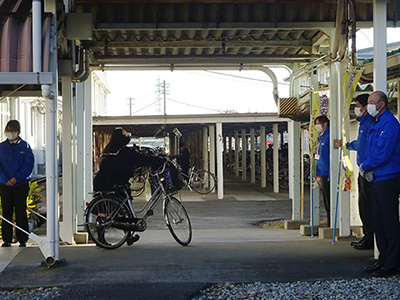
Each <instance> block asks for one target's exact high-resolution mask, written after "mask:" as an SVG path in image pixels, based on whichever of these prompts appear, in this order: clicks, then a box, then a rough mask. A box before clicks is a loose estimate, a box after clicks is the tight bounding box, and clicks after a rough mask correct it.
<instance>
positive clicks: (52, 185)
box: [27, 0, 58, 267]
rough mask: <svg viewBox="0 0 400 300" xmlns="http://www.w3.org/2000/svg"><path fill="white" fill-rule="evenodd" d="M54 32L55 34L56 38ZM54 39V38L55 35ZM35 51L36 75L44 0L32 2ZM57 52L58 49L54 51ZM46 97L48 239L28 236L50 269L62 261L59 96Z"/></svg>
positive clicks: (45, 90) (47, 91)
mask: <svg viewBox="0 0 400 300" xmlns="http://www.w3.org/2000/svg"><path fill="white" fill-rule="evenodd" d="M53 34H54V33H52V35H53ZM53 39H54V36H53ZM32 46H33V47H32V48H33V57H32V58H33V72H34V73H41V72H42V4H41V0H32ZM53 51H54V49H53ZM41 89H42V96H43V97H44V98H46V99H47V101H46V110H47V111H46V124H48V125H47V128H46V134H47V142H46V195H47V196H49V197H48V202H47V212H48V214H47V217H48V219H49V220H48V222H47V227H46V229H47V236H46V238H42V237H39V236H37V235H36V234H34V233H33V232H32V233H27V234H28V235H29V238H31V239H32V240H33V241H35V242H36V243H37V244H38V246H39V248H40V250H41V252H42V253H43V255H44V257H45V263H46V264H47V266H48V267H51V266H53V265H54V264H55V262H56V261H57V260H58V250H57V249H56V247H57V246H58V238H57V236H58V235H57V228H56V226H58V222H57V217H56V213H57V212H56V200H55V199H56V192H57V191H56V182H55V180H57V173H56V149H55V147H53V146H54V145H55V143H56V141H55V138H53V136H55V134H54V133H55V130H56V128H53V126H51V125H53V124H56V114H57V108H55V109H54V102H55V103H57V102H56V99H55V98H56V97H55V95H54V92H53V91H52V89H51V85H42V86H41ZM50 102H51V103H50ZM54 127H55V126H54Z"/></svg>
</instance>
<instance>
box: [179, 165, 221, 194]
mask: <svg viewBox="0 0 400 300" xmlns="http://www.w3.org/2000/svg"><path fill="white" fill-rule="evenodd" d="M172 164H173V165H174V166H175V167H176V169H177V170H178V171H179V175H178V176H179V179H180V180H181V181H182V182H183V183H184V184H185V186H186V187H187V188H188V189H189V190H190V191H193V190H195V191H196V192H197V193H199V194H202V195H206V194H209V193H211V192H212V191H213V190H214V188H215V184H216V181H217V180H216V178H215V175H214V174H213V173H211V172H210V171H206V170H203V169H196V167H195V166H194V165H190V167H189V172H188V174H185V173H184V172H182V169H181V168H180V167H179V165H178V162H177V161H176V159H173V160H172Z"/></svg>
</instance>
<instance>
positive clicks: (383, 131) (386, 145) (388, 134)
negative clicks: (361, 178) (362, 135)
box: [361, 110, 400, 182]
mask: <svg viewBox="0 0 400 300" xmlns="http://www.w3.org/2000/svg"><path fill="white" fill-rule="evenodd" d="M361 167H362V169H363V170H364V171H373V173H374V181H375V182H377V181H382V180H388V179H392V178H396V177H399V176H400V124H399V122H398V121H397V119H396V118H395V117H394V116H393V114H392V113H391V112H390V111H389V110H386V111H384V112H383V113H382V115H380V116H379V118H378V119H377V120H376V122H375V124H374V125H372V126H371V131H370V135H369V139H368V153H367V157H366V158H365V160H364V162H363V164H362V166H361Z"/></svg>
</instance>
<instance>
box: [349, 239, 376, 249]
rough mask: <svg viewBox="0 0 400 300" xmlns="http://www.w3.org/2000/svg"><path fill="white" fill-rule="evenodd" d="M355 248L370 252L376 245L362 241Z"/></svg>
mask: <svg viewBox="0 0 400 300" xmlns="http://www.w3.org/2000/svg"><path fill="white" fill-rule="evenodd" d="M353 248H354V249H356V250H369V249H374V244H373V243H372V242H368V241H365V240H364V241H361V242H359V243H356V244H354V245H353Z"/></svg>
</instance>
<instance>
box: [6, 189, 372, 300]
mask: <svg viewBox="0 0 400 300" xmlns="http://www.w3.org/2000/svg"><path fill="white" fill-rule="evenodd" d="M235 188H237V191H236V193H231V194H229V193H227V197H226V199H224V200H216V199H215V197H216V196H215V195H214V196H213V195H208V196H205V197H201V199H200V200H201V201H195V200H194V199H193V198H192V197H198V196H197V195H187V193H188V192H184V193H183V194H184V197H183V199H184V201H185V207H186V208H187V210H188V212H189V215H190V217H191V220H192V225H193V241H192V243H191V244H190V245H189V246H188V247H182V246H180V245H178V244H177V243H176V242H175V241H174V240H173V239H172V237H171V235H170V234H169V232H168V230H167V229H166V228H165V224H163V220H162V216H161V209H160V208H159V209H156V211H155V215H154V216H153V217H151V218H150V219H149V224H148V228H149V229H148V230H147V231H146V232H143V233H141V239H140V240H139V241H138V242H137V243H135V244H134V245H133V246H131V247H128V246H126V245H124V246H123V247H121V248H119V249H116V250H104V249H101V248H98V247H95V246H94V245H76V246H62V247H60V258H62V259H65V260H66V263H65V264H64V265H61V266H58V267H55V268H52V269H47V268H46V267H43V266H41V265H40V262H41V261H42V260H43V255H42V253H41V252H40V250H39V248H38V247H37V246H34V245H29V247H27V248H23V249H21V248H19V247H17V246H15V245H14V246H13V247H11V248H0V261H1V263H0V266H1V267H2V268H4V267H5V266H7V267H6V268H5V269H4V270H3V272H2V274H1V275H0V288H15V287H39V286H45V287H54V286H57V287H59V289H60V293H61V295H62V299H116V298H119V299H135V300H136V299H146V300H148V299H163V300H165V299H167V300H168V299H174V300H180V299H191V298H192V297H193V296H194V295H195V294H196V293H198V291H199V290H200V289H202V288H204V287H206V286H208V285H210V284H213V283H218V282H254V281H260V282H271V281H297V280H318V279H337V278H355V277H358V278H360V277H365V276H366V274H364V273H363V272H362V269H363V267H364V266H365V265H368V264H370V263H371V261H372V256H373V252H372V251H356V250H354V249H352V248H351V247H350V246H349V245H348V242H344V241H340V242H336V244H335V245H332V244H331V241H330V240H321V239H318V238H317V237H314V238H311V237H303V236H300V234H299V231H298V230H291V231H288V230H284V229H279V228H259V227H258V226H256V224H257V223H258V222H259V221H261V220H276V219H288V218H290V215H291V211H290V209H291V202H290V201H289V200H288V199H287V195H286V196H285V195H282V194H280V195H273V194H267V195H266V198H265V200H264V201H261V199H259V198H258V197H259V196H260V195H259V194H262V193H263V191H261V192H260V191H257V194H256V197H257V198H256V199H254V198H253V197H254V192H252V191H251V189H252V188H251V187H249V185H240V184H238V185H237V186H236V185H235V186H233V187H232V189H230V191H233V190H234V189H235ZM239 191H240V193H239ZM242 194H243V195H244V196H243V197H244V199H243V198H242V196H240V197H239V196H238V195H242ZM213 197H214V198H213ZM185 199H186V200H185ZM142 204H143V202H141V201H140V200H138V201H136V204H135V205H138V206H140V205H142ZM5 257H8V260H4V258H5ZM8 262H9V264H8Z"/></svg>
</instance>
